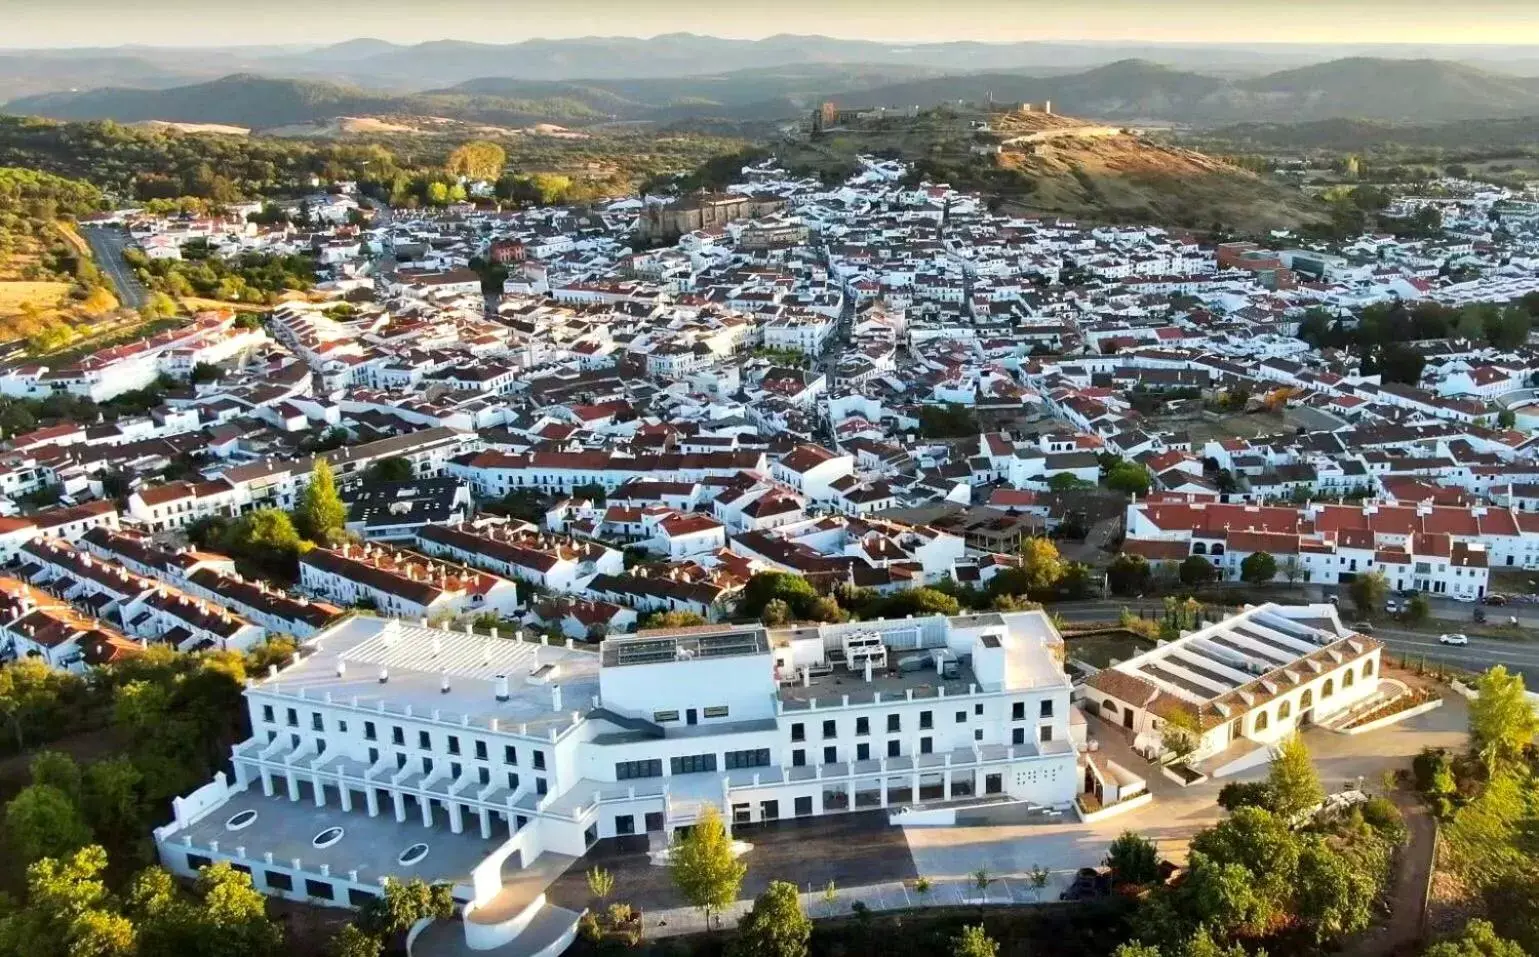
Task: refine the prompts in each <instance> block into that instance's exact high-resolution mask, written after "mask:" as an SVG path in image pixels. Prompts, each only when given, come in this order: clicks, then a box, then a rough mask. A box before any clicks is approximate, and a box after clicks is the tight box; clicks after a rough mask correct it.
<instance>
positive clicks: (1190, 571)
mask: <svg viewBox="0 0 1539 957" xmlns="http://www.w3.org/2000/svg"><path fill="white" fill-rule="evenodd" d="M1217 577H1218V569H1216V568H1214V567H1213V563H1212V562H1210V561H1208V560H1207V559H1206V558H1204V557H1202V556H1201V555H1188V556H1187V557H1186V560H1185V561H1183V562H1182V563H1181V584H1183V585H1205V584H1207V583H1208V582H1210V581H1213V580H1214V579H1215V578H1217Z"/></svg>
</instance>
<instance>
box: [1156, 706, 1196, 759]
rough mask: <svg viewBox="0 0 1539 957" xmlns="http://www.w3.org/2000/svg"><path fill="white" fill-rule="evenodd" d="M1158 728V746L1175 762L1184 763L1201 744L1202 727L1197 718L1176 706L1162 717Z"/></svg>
mask: <svg viewBox="0 0 1539 957" xmlns="http://www.w3.org/2000/svg"><path fill="white" fill-rule="evenodd" d="M1163 717H1164V723H1163V724H1162V725H1161V726H1160V746H1161V747H1163V748H1164V749H1165V751H1166V752H1167V753H1169V754H1173V755H1175V757H1176V760H1177V761H1184V760H1186V759H1187V757H1188V756H1190V755H1191V754H1192V752H1194V751H1196V750H1197V748H1198V747H1199V746H1200V745H1201V744H1202V726H1201V725H1200V724H1198V722H1197V716H1196V715H1195V714H1193V713H1192V712H1190V711H1188V710H1187V709H1186V708H1183V707H1180V706H1176V707H1172V708H1170V709H1169V710H1168V711H1166V712H1165V713H1164V715H1163Z"/></svg>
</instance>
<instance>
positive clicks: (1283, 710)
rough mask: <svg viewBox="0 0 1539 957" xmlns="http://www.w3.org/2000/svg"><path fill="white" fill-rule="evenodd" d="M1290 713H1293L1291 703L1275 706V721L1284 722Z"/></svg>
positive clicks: (1286, 702) (1285, 702)
mask: <svg viewBox="0 0 1539 957" xmlns="http://www.w3.org/2000/svg"><path fill="white" fill-rule="evenodd" d="M1292 713H1293V703H1292V702H1289V701H1284V702H1283V703H1282V704H1280V705H1278V706H1277V720H1278V721H1286V720H1287V719H1288V716H1289V715H1291V714H1292Z"/></svg>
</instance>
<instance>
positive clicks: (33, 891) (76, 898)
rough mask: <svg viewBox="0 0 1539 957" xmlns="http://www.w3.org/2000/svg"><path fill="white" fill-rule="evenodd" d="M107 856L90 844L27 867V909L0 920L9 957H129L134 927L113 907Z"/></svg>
mask: <svg viewBox="0 0 1539 957" xmlns="http://www.w3.org/2000/svg"><path fill="white" fill-rule="evenodd" d="M106 869H107V852H106V851H104V850H102V849H101V848H100V847H97V846H95V845H92V846H90V847H83V848H81V849H79V850H77V851H75V852H74V853H73V854H71V855H70V856H69V857H67V858H63V859H57V858H52V857H45V858H43V859H42V860H39V861H37V862H35V863H33V864H32V865H31V866H29V867H28V868H27V894H26V906H25V907H21V908H17V909H14V910H12V911H11V912H10V913H9V914H7V915H6V916H5V917H4V918H3V919H0V953H5V954H7V955H8V957H80V955H87V957H119V955H122V957H127V955H131V954H134V953H135V945H134V944H135V942H134V928H133V925H132V924H130V923H129V922H128V921H127V920H125V919H124V918H123V917H122V915H120V914H117V913H116V912H115V910H114V909H113V907H112V901H111V897H110V895H109V894H108V892H107V885H106V883H105V882H104V881H103V880H102V873H103V872H104V871H105V870H106Z"/></svg>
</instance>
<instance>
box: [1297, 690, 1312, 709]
mask: <svg viewBox="0 0 1539 957" xmlns="http://www.w3.org/2000/svg"><path fill="white" fill-rule="evenodd" d="M1314 703H1315V693H1314V692H1313V691H1311V690H1309V689H1308V688H1305V689H1304V695H1303V697H1301V698H1299V708H1300V709H1301V710H1302V709H1304V708H1308V707H1309V706H1310V705H1312V704H1314Z"/></svg>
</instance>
